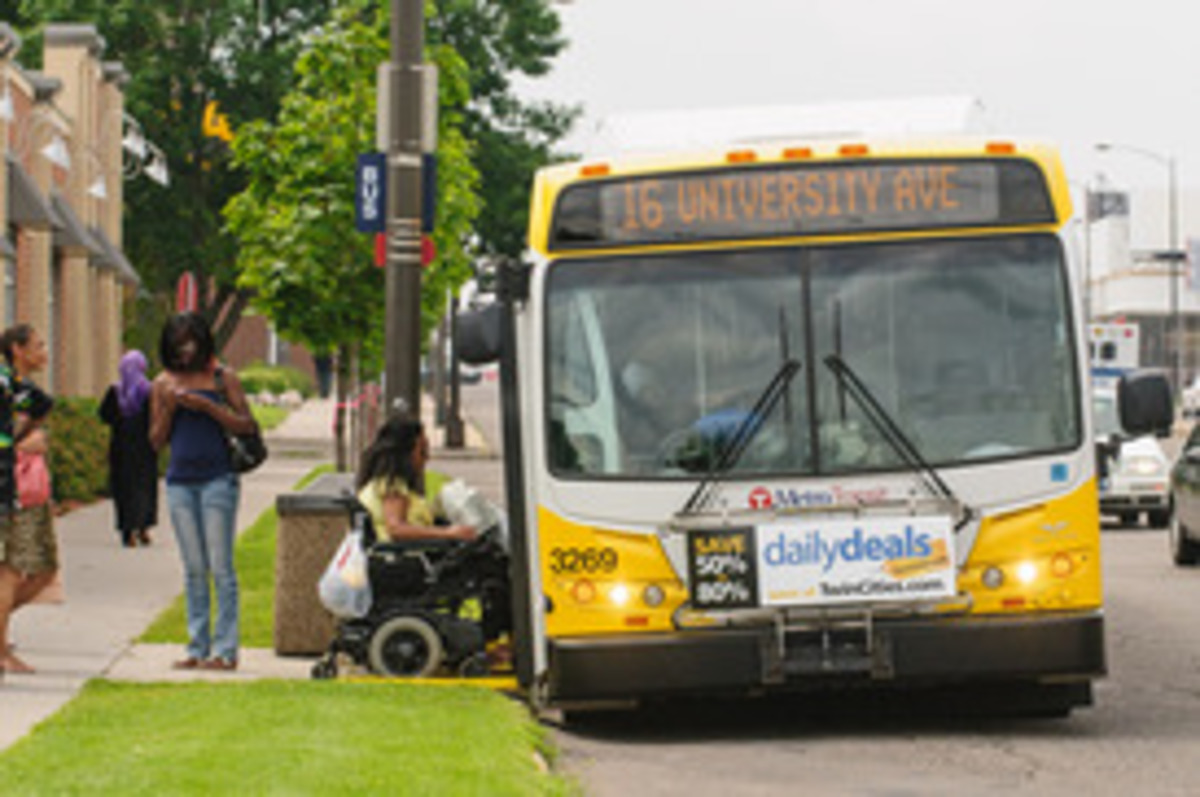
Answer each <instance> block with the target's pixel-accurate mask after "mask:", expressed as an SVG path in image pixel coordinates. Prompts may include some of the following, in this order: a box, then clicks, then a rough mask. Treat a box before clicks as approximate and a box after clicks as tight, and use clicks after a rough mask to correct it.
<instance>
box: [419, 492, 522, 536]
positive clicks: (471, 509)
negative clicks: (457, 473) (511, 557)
mask: <svg viewBox="0 0 1200 797" xmlns="http://www.w3.org/2000/svg"><path fill="white" fill-rule="evenodd" d="M432 509H433V512H434V514H436V515H439V516H441V517H444V518H445V519H446V520H448V521H450V522H451V523H452V524H454V525H456V526H471V527H472V528H474V529H476V530H477V531H480V532H483V531H487V530H488V529H491V528H496V529H499V532H500V544H501V545H502V546H503V547H504V549H505V550H508V520H507V518H506V517H505V516H504V512H503V511H501V510H500V508H499V507H497V506H496V505H495V504H493V503H492V502H491V501H489V500H488V499H487V498H485V497H484V495H483V493H481V492H479V490H477V489H475V488H474V487H471V486H470V485H468V484H467V483H466V482H464V481H463V480H462V479H453V480H452V481H448V482H446V483H445V484H444V485H442V489H441V490H440V491H439V492H438V494H437V496H436V497H435V498H434V499H433V506H432Z"/></svg>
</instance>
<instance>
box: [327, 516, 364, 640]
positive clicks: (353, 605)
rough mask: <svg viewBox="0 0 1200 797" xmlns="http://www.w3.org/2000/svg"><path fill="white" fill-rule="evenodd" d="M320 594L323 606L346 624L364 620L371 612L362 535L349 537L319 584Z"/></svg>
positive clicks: (351, 533) (352, 532)
mask: <svg viewBox="0 0 1200 797" xmlns="http://www.w3.org/2000/svg"><path fill="white" fill-rule="evenodd" d="M317 594H318V595H319V597H320V598H321V605H323V606H324V607H325V608H326V609H328V610H329V611H330V613H331V614H333V615H334V616H335V617H340V618H342V619H344V620H353V619H357V618H359V617H365V616H366V614H367V612H369V611H371V584H370V582H369V581H368V580H367V555H366V553H365V552H364V551H363V548H362V533H361V532H359V531H351V532H349V533H347V534H346V538H345V539H344V540H342V544H341V545H339V546H338V549H337V552H336V553H335V554H334V555H333V559H331V560H330V562H329V566H328V567H326V568H325V574H324V575H322V576H321V581H320V582H319V583H318V584H317Z"/></svg>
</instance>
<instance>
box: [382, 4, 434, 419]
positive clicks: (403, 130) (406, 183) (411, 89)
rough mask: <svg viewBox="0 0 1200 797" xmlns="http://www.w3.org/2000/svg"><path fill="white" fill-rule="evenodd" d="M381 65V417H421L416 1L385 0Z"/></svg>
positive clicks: (420, 33)
mask: <svg viewBox="0 0 1200 797" xmlns="http://www.w3.org/2000/svg"><path fill="white" fill-rule="evenodd" d="M391 11H392V19H391V61H390V62H389V64H388V67H387V81H386V84H385V87H386V90H387V93H388V94H387V108H388V118H387V161H388V169H387V196H388V204H387V259H386V265H385V269H386V280H387V287H386V290H385V301H386V303H387V304H386V311H385V312H386V321H385V322H384V336H385V337H384V379H385V382H384V397H383V398H384V412H385V415H386V414H390V413H391V412H394V411H396V410H400V409H403V410H406V411H408V412H410V413H412V414H413V415H414V416H419V415H420V412H421V401H420V396H421V393H420V391H421V373H420V357H421V109H422V102H421V88H422V80H423V79H422V68H421V66H422V63H423V61H424V53H425V6H424V3H423V2H422V0H392V7H391Z"/></svg>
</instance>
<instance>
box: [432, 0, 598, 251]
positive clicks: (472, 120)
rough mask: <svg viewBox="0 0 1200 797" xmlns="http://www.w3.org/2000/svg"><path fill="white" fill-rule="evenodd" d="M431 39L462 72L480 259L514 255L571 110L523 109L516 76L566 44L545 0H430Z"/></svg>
mask: <svg viewBox="0 0 1200 797" xmlns="http://www.w3.org/2000/svg"><path fill="white" fill-rule="evenodd" d="M433 8H434V9H435V10H434V13H433V14H431V15H430V19H429V35H430V40H431V41H437V42H445V43H448V44H451V45H452V46H453V47H454V48H455V50H457V51H458V53H459V54H460V55H461V56H462V57H463V60H464V61H466V63H467V64H468V65H469V66H470V72H469V80H470V96H469V98H468V99H467V101H466V102H465V103H464V105H463V106H462V107H461V108H460V109H459V110H460V111H461V112H462V114H463V117H464V120H465V125H464V131H465V133H466V135H467V136H468V137H469V138H470V139H471V140H472V141H474V142H475V146H476V160H475V162H476V164H477V165H478V167H479V171H480V174H481V175H482V183H481V193H482V195H483V197H484V205H483V209H482V212H481V213H480V217H479V221H478V223H477V232H478V235H479V240H480V248H481V249H482V250H483V253H484V254H491V255H496V254H500V255H508V256H512V257H516V256H518V255H520V254H521V252H522V251H523V250H524V248H525V237H526V230H527V228H528V225H529V190H530V186H531V185H532V183H533V173H534V172H535V171H536V170H537V169H539V168H540V167H542V166H545V165H546V164H547V163H550V162H551V161H552V160H553V158H554V147H555V145H556V143H557V142H558V141H559V140H560V139H562V137H563V136H564V135H565V134H566V133H567V131H568V130H569V129H570V126H571V124H572V123H573V122H574V120H575V119H576V117H577V116H578V113H579V111H578V109H576V108H568V107H563V106H559V105H555V104H553V103H528V102H524V101H522V100H521V99H519V98H518V97H517V96H516V94H515V93H514V90H513V86H512V78H513V77H514V76H515V75H517V74H522V75H526V76H528V77H538V76H541V75H544V74H546V73H547V72H549V71H550V68H551V66H552V64H553V60H554V58H555V57H556V56H557V55H558V54H559V53H560V52H561V51H562V49H563V48H564V47H565V46H566V40H565V39H563V38H562V35H561V27H560V24H559V19H558V15H557V13H556V12H555V11H554V9H553V8H552V7H551V5H550V3H549V2H548V0H491V2H484V3H481V2H477V0H434V2H433Z"/></svg>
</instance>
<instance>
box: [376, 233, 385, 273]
mask: <svg viewBox="0 0 1200 797" xmlns="http://www.w3.org/2000/svg"><path fill="white" fill-rule="evenodd" d="M375 265H377V266H379V267H380V268H383V267H384V266H386V265H387V234H386V233H382V232H378V233H375Z"/></svg>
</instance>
